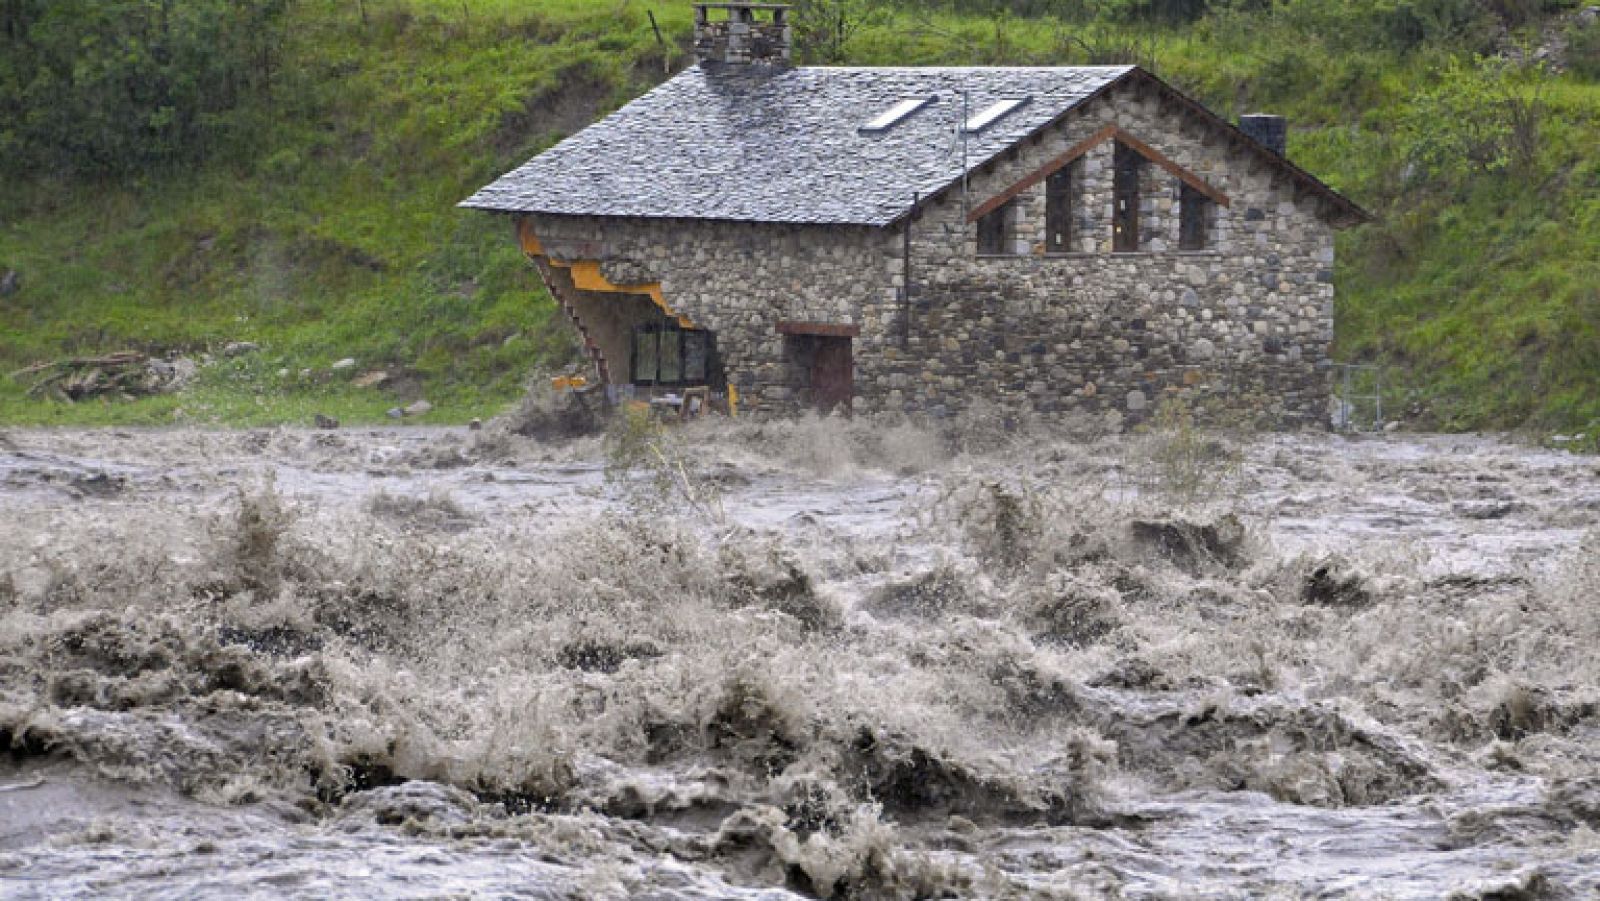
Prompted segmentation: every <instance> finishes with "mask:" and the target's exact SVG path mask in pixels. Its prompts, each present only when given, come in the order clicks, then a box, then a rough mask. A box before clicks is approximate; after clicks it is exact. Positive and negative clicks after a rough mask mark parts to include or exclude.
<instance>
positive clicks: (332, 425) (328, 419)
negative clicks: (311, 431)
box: [316, 413, 339, 429]
mask: <svg viewBox="0 0 1600 901" xmlns="http://www.w3.org/2000/svg"><path fill="white" fill-rule="evenodd" d="M316 422H317V428H319V429H336V428H338V427H339V420H337V419H334V418H333V417H332V416H324V415H322V414H321V413H318V414H317V415H316Z"/></svg>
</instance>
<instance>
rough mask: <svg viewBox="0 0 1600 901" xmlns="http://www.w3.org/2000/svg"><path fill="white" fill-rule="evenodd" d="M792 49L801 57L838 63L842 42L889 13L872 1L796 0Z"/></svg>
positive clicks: (842, 59)
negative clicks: (793, 45) (793, 44)
mask: <svg viewBox="0 0 1600 901" xmlns="http://www.w3.org/2000/svg"><path fill="white" fill-rule="evenodd" d="M793 15H794V40H795V49H796V50H798V51H799V53H800V55H801V57H803V58H805V59H807V60H811V61H815V62H828V63H837V62H843V61H844V59H845V45H847V44H848V43H849V42H850V39H851V38H852V37H854V36H855V35H856V33H857V32H859V31H860V30H861V29H863V28H866V27H868V26H870V25H873V24H876V23H878V22H881V21H883V20H884V19H885V18H887V17H888V15H889V13H888V12H887V11H885V10H884V9H881V8H880V6H879V4H878V3H876V2H874V0H795V3H794V14H793Z"/></svg>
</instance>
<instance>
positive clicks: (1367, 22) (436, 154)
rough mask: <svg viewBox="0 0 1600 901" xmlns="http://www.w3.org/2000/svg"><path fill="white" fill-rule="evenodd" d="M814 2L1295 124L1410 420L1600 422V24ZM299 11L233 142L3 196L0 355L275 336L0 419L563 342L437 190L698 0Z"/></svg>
mask: <svg viewBox="0 0 1600 901" xmlns="http://www.w3.org/2000/svg"><path fill="white" fill-rule="evenodd" d="M802 5H803V7H804V8H803V9H802V10H801V11H800V14H801V19H800V28H799V30H800V36H801V40H802V41H803V42H804V52H805V53H806V55H807V58H808V59H809V60H810V61H816V62H847V63H854V64H897V65H920V64H1084V63H1105V62H1140V63H1142V64H1144V65H1147V66H1149V67H1151V68H1153V69H1154V70H1155V71H1156V72H1157V73H1158V74H1159V75H1161V76H1162V77H1164V78H1166V79H1167V80H1169V81H1171V82H1173V83H1174V84H1176V85H1178V86H1179V87H1181V88H1183V89H1185V90H1187V91H1190V92H1192V93H1193V94H1195V95H1196V96H1198V97H1199V98H1201V99H1202V100H1203V101H1205V102H1206V103H1207V104H1208V105H1209V106H1211V107H1212V108H1213V109H1215V110H1216V111H1218V112H1219V113H1221V114H1223V115H1228V116H1232V115H1237V114H1239V113H1242V112H1251V111H1259V110H1270V111H1275V112H1281V113H1283V114H1285V115H1288V116H1289V117H1290V118H1291V120H1292V125H1293V130H1292V133H1291V138H1290V153H1291V155H1292V156H1293V157H1294V158H1295V159H1296V160H1297V161H1298V162H1300V163H1301V164H1303V165H1304V166H1306V167H1307V168H1308V169H1310V170H1311V171H1313V172H1315V173H1317V174H1318V175H1319V176H1321V177H1323V178H1324V179H1325V180H1327V181H1328V182H1330V183H1331V184H1333V185H1334V186H1335V187H1337V188H1339V189H1341V190H1343V191H1345V192H1347V193H1348V194H1350V195H1351V196H1352V197H1353V198H1354V199H1356V200H1357V201H1358V202H1360V203H1362V204H1363V205H1365V206H1366V207H1367V208H1368V209H1370V210H1372V211H1373V212H1374V213H1375V214H1377V215H1378V216H1379V217H1380V218H1379V222H1377V223H1376V224H1373V225H1369V226H1365V227H1363V228H1360V229H1357V230H1354V231H1351V232H1347V233H1345V234H1344V235H1342V236H1341V239H1340V243H1339V264H1338V271H1337V287H1338V290H1339V301H1338V317H1339V318H1338V333H1337V347H1336V353H1337V354H1338V355H1339V357H1340V358H1341V359H1344V360H1347V361H1352V362H1365V363H1374V364H1378V365H1381V366H1382V367H1384V370H1385V383H1386V389H1387V392H1388V393H1389V395H1390V396H1389V397H1388V403H1389V407H1390V409H1397V410H1401V411H1403V412H1404V413H1405V414H1406V415H1407V416H1408V417H1409V418H1411V419H1413V420H1414V421H1417V422H1418V423H1419V424H1422V425H1432V426H1439V427H1445V428H1462V429H1464V428H1511V427H1526V428H1530V429H1539V430H1545V431H1546V432H1548V431H1584V430H1587V432H1588V434H1589V435H1590V436H1591V438H1590V440H1594V436H1596V435H1600V262H1597V261H1600V155H1597V154H1596V153H1595V152H1594V148H1596V147H1600V84H1597V82H1596V76H1597V75H1600V23H1591V24H1588V25H1587V26H1585V25H1584V24H1583V22H1584V21H1585V20H1584V18H1583V17H1581V16H1580V15H1579V13H1578V10H1577V9H1576V7H1575V6H1573V5H1572V4H1570V3H1567V2H1564V0H1555V2H1553V3H1545V4H1544V5H1540V4H1539V3H1538V2H1537V0H1533V2H1530V3H1524V4H1522V5H1518V4H1517V3H1515V2H1510V0H1278V2H1247V0H1246V2H1232V3H1209V4H1207V3H1205V2H1201V0H1188V2H1177V0H1168V2H1166V3H1161V2H1151V0H1145V2H1134V0H1106V2H1103V3H1099V4H1085V3H1082V2H1074V3H1065V2H1059V3H1058V2H1053V0H991V2H976V3H963V4H940V3H933V2H921V3H919V2H915V0H905V2H900V3H887V2H881V3H880V2H870V0H807V2H804V3H803V4H802ZM289 10H290V11H289V14H288V19H287V30H286V37H285V41H284V47H283V51H282V52H283V67H282V70H283V72H284V73H286V74H285V75H284V76H283V77H282V78H281V79H280V80H279V82H278V83H277V85H276V87H275V88H274V90H273V92H272V96H271V97H270V102H269V103H267V104H266V105H265V106H264V107H263V108H262V109H260V110H257V111H256V114H257V115H258V117H259V118H260V121H261V122H262V123H263V125H262V127H260V128H259V129H257V130H256V131H255V132H253V133H252V146H251V147H250V149H249V152H248V153H247V154H244V155H242V156H234V157H231V158H229V159H228V160H227V161H220V160H219V161H214V162H208V163H205V164H201V165H197V166H191V167H175V168H168V169H163V170H157V171H147V172H144V173H142V174H139V175H137V176H124V177H120V178H116V179H112V180H91V179H85V178H84V177H82V176H75V177H65V176H59V177H45V176H40V175H37V174H33V175H30V176H28V177H26V178H13V179H8V180H7V181H6V183H5V186H4V188H3V189H0V272H3V271H5V270H6V269H16V270H18V271H19V272H20V273H21V274H22V278H23V287H22V290H21V292H19V293H17V294H15V295H13V296H10V297H6V298H0V369H4V370H7V371H9V370H11V369H15V368H20V367H22V366H24V365H27V364H30V363H33V362H36V361H39V360H43V359H49V358H53V357H56V356H61V355H66V354H75V353H92V352H98V351H105V350H114V349H121V348H125V347H131V348H139V349H147V350H151V351H163V352H165V351H170V350H183V351H186V352H191V353H201V352H204V351H206V350H208V349H209V350H213V351H214V350H216V349H218V348H220V347H221V346H222V345H223V344H224V343H226V342H228V341H255V342H258V343H260V344H261V345H262V348H263V349H262V351H261V352H260V353H258V354H253V355H247V356H244V357H240V358H238V359H235V360H228V361H224V362H222V363H220V364H217V365H213V366H210V367H207V368H205V369H203V370H202V376H201V377H200V380H199V384H198V385H197V386H195V387H194V388H192V389H191V390H189V391H187V392H185V393H183V394H178V395H169V396H161V397H156V398H147V399H141V400H137V401H133V402H128V401H122V400H115V401H111V400H108V401H93V402H86V403H79V404H77V405H73V406H68V405H64V404H61V403H57V402H50V401H40V400H35V399H29V398H26V397H24V396H23V391H22V388H21V386H20V385H18V384H17V383H15V382H13V381H12V380H9V379H0V422H13V423H40V422H75V423H85V422H169V421H172V420H173V419H175V418H185V417H188V418H197V419H200V420H201V421H212V420H214V421H219V422H227V423H261V422H276V421H305V420H306V419H307V418H309V416H310V415H311V413H312V412H313V411H316V410H325V411H328V412H331V413H333V414H334V415H338V416H341V417H343V418H345V419H347V420H350V421H363V420H371V419H376V418H379V417H381V415H382V411H383V410H384V409H386V408H388V407H389V406H392V405H394V404H395V403H397V402H400V401H405V400H410V399H412V398H414V397H421V396H426V397H427V398H428V399H429V400H431V401H433V402H434V403H435V404H436V405H437V408H436V410H435V412H434V413H433V414H432V417H433V418H435V419H438V420H442V421H459V420H460V419H463V418H465V417H468V416H472V415H483V414H485V413H488V412H491V411H492V410H494V409H495V408H497V407H498V406H499V405H501V404H504V403H506V402H507V401H508V400H510V399H511V398H512V397H514V396H515V394H516V393H517V391H518V386H519V384H520V383H521V380H522V379H523V378H524V377H525V376H526V374H527V373H528V372H529V371H530V370H531V369H533V368H534V367H535V366H538V365H555V364H558V363H560V362H561V361H563V360H565V359H568V358H569V356H570V354H571V347H570V343H569V342H568V339H567V337H566V331H565V329H564V328H563V327H562V324H561V323H560V322H559V321H558V320H556V319H555V318H554V317H553V308H552V304H551V301H550V300H549V298H548V297H547V296H546V295H545V293H544V292H543V290H542V289H541V288H540V287H539V285H538V283H537V279H536V278H535V277H534V276H533V274H532V273H531V271H530V270H529V269H528V267H527V266H526V265H525V263H524V262H523V261H522V260H521V258H520V255H519V254H518V252H517V250H516V248H515V247H514V246H513V244H512V241H511V239H510V234H509V229H508V226H507V224H506V223H505V221H504V220H502V219H498V218H495V217H490V216H486V215H482V214H474V213H469V212H465V211H460V210H457V209H456V208H455V207H454V204H455V203H456V202H457V201H458V200H460V199H461V198H462V197H464V196H465V195H466V194H467V193H469V192H470V191H471V190H473V189H474V188H476V187H478V186H479V185H480V184H482V183H484V182H486V181H487V180H489V179H490V178H492V177H494V176H495V175H497V174H499V173H500V172H502V171H504V170H505V169H507V168H509V167H511V166H513V165H515V164H517V163H519V162H521V161H522V160H523V159H525V158H526V157H528V156H530V155H531V154H533V153H535V152H537V151H538V150H540V149H542V148H543V147H546V146H548V145H549V144H550V143H552V142H554V141H555V140H557V139H559V137H561V136H562V135H565V134H568V133H571V132H572V131H575V130H577V129H578V128H580V127H582V126H583V125H585V124H587V123H588V122H590V121H592V120H593V119H594V118H596V117H598V116H599V115H601V114H603V113H604V112H606V111H608V110H609V109H612V108H615V107H616V106H617V105H620V104H621V103H624V102H626V101H627V100H628V99H629V98H631V97H633V96H635V95H637V94H638V93H640V92H642V91H643V90H645V89H646V88H647V87H648V86H650V85H651V84H653V83H655V82H656V81H659V80H660V79H661V78H662V77H664V74H665V73H666V71H668V69H672V70H676V69H677V68H680V67H681V66H683V65H685V64H687V62H688V58H687V56H686V54H685V52H684V47H685V45H686V42H687V37H688V31H689V22H690V11H689V4H688V3H687V2H679V0H670V2H669V0H661V2H656V3H641V2H631V0H598V2H592V3H584V2H576V0H542V2H539V0H517V2H512V0H450V2H446V0H364V2H349V0H347V2H333V0H299V2H296V3H294V4H293V5H291V6H290V7H289ZM647 10H648V11H650V12H653V13H654V14H655V17H656V19H657V21H658V22H659V24H660V25H661V27H662V30H663V32H664V34H665V38H666V40H665V43H658V42H657V39H656V36H655V33H654V31H653V29H652V27H651V24H650V20H649V17H648V16H647ZM841 24H842V25H843V26H844V27H842V28H841V27H840V26H841ZM1535 57H1542V58H1543V59H1544V61H1545V62H1544V63H1542V64H1534V63H1527V62H1522V61H1525V60H1530V59H1533V58H1535ZM1506 58H1509V59H1511V60H1514V61H1515V62H1512V63H1502V62H1496V60H1503V59H1506ZM342 357H354V358H356V359H357V360H358V363H359V365H358V368H357V371H365V370H368V369H377V368H382V369H385V370H387V371H390V372H391V373H393V374H395V375H396V378H395V379H394V380H393V381H391V382H390V383H389V384H388V385H387V386H385V387H383V388H380V389H365V388H357V387H355V386H353V385H352V384H350V383H349V380H348V376H337V375H330V374H329V373H328V371H327V366H328V363H329V362H331V361H333V360H336V359H339V358H342ZM307 369H309V370H311V373H310V375H309V376H303V375H302V374H301V373H302V371H303V370H307ZM285 373H286V374H285Z"/></svg>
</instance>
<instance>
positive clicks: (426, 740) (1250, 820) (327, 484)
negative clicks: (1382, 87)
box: [0, 419, 1600, 899]
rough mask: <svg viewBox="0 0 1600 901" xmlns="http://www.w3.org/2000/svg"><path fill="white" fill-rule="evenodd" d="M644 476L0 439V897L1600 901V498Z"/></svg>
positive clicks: (1151, 454)
mask: <svg viewBox="0 0 1600 901" xmlns="http://www.w3.org/2000/svg"><path fill="white" fill-rule="evenodd" d="M635 437H637V436H635ZM647 437H648V438H649V440H650V442H654V443H655V445H656V446H655V447H654V448H653V449H651V450H649V451H647V452H640V451H639V449H638V447H637V446H636V445H623V444H619V443H618V441H617V440H616V436H613V438H612V439H610V440H608V439H606V438H604V437H591V438H584V439H579V440H577V441H572V442H567V443H563V444H551V443H548V442H540V441H536V440H533V439H528V438H522V437H518V436H517V435H515V434H512V433H510V432H508V431H506V430H505V429H495V428H490V429H488V430H486V431H484V432H468V431H466V430H454V429H419V428H395V429H346V430H339V431H303V430H292V429H282V430H251V431H200V430H84V431H49V430H9V431H4V432H0V744H4V745H5V746H6V747H8V748H9V750H10V754H9V756H0V895H4V896H5V897H19V898H62V897H133V896H138V897H228V898H232V897H241V896H261V897H267V896H270V897H286V896H287V897H307V898H310V897H317V898H322V897H351V898H366V897H416V898H432V897H441V896H450V897H455V896H463V897H478V896H495V897H529V898H561V899H567V898H585V899H586V898H634V897H649V898H750V899H756V898H773V899H777V898H796V897H801V898H804V897H824V898H923V897H928V898H932V897H960V898H1174V899H1176V898H1246V897H1275V898H1301V897H1316V898H1372V897H1384V898H1443V897H1452V898H1462V899H1466V898H1485V899H1487V898H1589V897H1597V896H1600V835H1597V832H1596V830H1597V829H1600V687H1597V686H1600V682H1597V679H1600V653H1597V651H1596V649H1597V648H1600V560H1597V557H1600V528H1597V527H1600V462H1597V461H1596V459H1595V458H1593V457H1584V456H1578V455H1571V454H1566V453H1560V452H1554V451H1548V450H1542V449H1537V448H1529V447H1524V446H1519V445H1517V444H1515V443H1512V442H1509V441H1505V440H1501V439H1496V438H1490V437H1477V436H1409V437H1402V436H1386V437H1382V438H1365V439H1346V438H1341V437H1337V436H1328V435H1271V434H1268V435H1238V434H1218V435H1196V434H1189V433H1184V434H1165V433H1155V434H1148V435H1136V436H1117V435H1096V434H1090V435H1083V434H1073V435H1067V434H1064V433H1061V432H1059V431H1051V430H1049V429H1040V428H1032V429H1027V430H1019V431H1015V432H1006V431H1005V430H1003V429H1000V428H998V427H994V426H993V425H992V424H984V423H977V424H973V423H964V424H958V425H957V426H946V427H944V428H923V427H917V426H913V425H911V424H907V423H902V422H885V421H872V420H857V421H855V422H842V421H838V420H816V419H808V420H803V421H800V422H797V423H766V424H762V423H736V424H729V423H721V424H716V423H708V424H696V425H694V426H691V427H688V428H684V429H676V430H672V431H668V432H664V433H660V434H656V433H651V435H649V436H647ZM630 447H631V448H632V450H630V449H629V448H630Z"/></svg>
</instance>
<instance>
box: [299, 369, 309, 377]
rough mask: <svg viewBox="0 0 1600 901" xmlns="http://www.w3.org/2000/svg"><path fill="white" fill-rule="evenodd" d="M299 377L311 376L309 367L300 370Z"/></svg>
mask: <svg viewBox="0 0 1600 901" xmlns="http://www.w3.org/2000/svg"><path fill="white" fill-rule="evenodd" d="M300 377H301V378H303V379H308V378H311V370H309V369H302V370H300Z"/></svg>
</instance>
